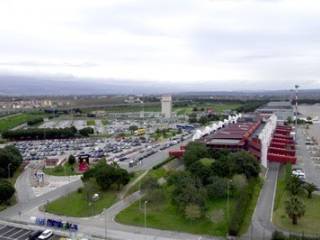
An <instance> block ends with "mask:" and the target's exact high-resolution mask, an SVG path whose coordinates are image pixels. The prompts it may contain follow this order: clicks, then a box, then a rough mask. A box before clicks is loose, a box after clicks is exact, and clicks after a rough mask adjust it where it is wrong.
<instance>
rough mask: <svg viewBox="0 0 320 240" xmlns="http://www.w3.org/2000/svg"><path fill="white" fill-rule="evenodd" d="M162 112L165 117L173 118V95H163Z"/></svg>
mask: <svg viewBox="0 0 320 240" xmlns="http://www.w3.org/2000/svg"><path fill="white" fill-rule="evenodd" d="M161 114H162V115H163V116H164V117H165V118H171V115H172V97H171V96H162V97H161Z"/></svg>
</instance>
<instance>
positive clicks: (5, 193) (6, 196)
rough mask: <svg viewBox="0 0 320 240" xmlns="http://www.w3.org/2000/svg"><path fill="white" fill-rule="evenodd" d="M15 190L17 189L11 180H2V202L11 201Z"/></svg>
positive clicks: (0, 186)
mask: <svg viewBox="0 0 320 240" xmlns="http://www.w3.org/2000/svg"><path fill="white" fill-rule="evenodd" d="M14 192H15V189H14V187H13V186H12V184H11V183H10V182H9V181H7V180H4V179H2V180H0V193H1V194H0V204H1V203H4V202H7V201H9V200H10V198H11V197H12V196H13V194H14Z"/></svg>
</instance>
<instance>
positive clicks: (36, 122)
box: [27, 117, 43, 126]
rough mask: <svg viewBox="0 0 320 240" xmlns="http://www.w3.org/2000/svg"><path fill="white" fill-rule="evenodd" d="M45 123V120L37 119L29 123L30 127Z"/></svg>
mask: <svg viewBox="0 0 320 240" xmlns="http://www.w3.org/2000/svg"><path fill="white" fill-rule="evenodd" d="M42 122H43V118H41V117H40V118H35V119H31V120H29V121H28V122H27V124H28V126H33V125H36V124H39V123H42Z"/></svg>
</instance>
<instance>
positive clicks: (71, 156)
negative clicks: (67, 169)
mask: <svg viewBox="0 0 320 240" xmlns="http://www.w3.org/2000/svg"><path fill="white" fill-rule="evenodd" d="M75 162H76V158H75V157H74V156H73V155H70V156H69V158H68V163H69V164H70V165H73V164H75Z"/></svg>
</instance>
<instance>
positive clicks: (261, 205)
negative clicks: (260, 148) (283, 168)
mask: <svg viewBox="0 0 320 240" xmlns="http://www.w3.org/2000/svg"><path fill="white" fill-rule="evenodd" d="M279 168H280V165H279V163H270V164H269V167H268V171H267V173H266V178H265V182H264V185H263V187H262V189H261V192H260V196H259V199H258V203H257V206H256V208H255V211H254V213H253V216H252V222H251V226H250V228H249V230H248V232H247V233H246V234H245V235H244V236H242V237H241V239H243V240H249V239H250V240H251V239H254V240H256V239H257V240H260V239H261V240H266V239H270V237H271V235H272V233H273V231H275V230H276V228H275V227H274V225H273V224H272V214H273V203H274V198H275V194H276V185H277V179H278V174H279Z"/></svg>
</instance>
